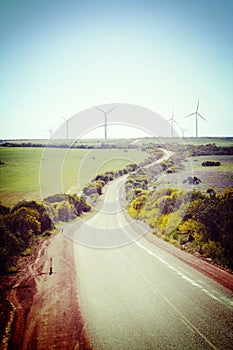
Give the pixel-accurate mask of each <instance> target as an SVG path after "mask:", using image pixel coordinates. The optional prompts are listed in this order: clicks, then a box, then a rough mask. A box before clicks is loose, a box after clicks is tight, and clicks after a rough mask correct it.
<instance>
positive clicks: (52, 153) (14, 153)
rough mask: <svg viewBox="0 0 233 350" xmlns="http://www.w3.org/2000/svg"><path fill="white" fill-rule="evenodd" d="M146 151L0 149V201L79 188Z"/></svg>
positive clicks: (143, 155) (137, 159) (10, 202)
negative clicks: (0, 162)
mask: <svg viewBox="0 0 233 350" xmlns="http://www.w3.org/2000/svg"><path fill="white" fill-rule="evenodd" d="M147 156H148V155H147V153H145V152H141V151H137V150H128V151H125V150H118V149H115V150H79V149H60V148H59V149H57V148H49V149H48V148H47V149H43V148H20V147H19V148H18V147H14V148H12V147H9V148H7V147H6V148H5V147H4V148H3V147H2V148H0V160H1V161H2V162H4V164H1V165H0V201H1V202H2V204H5V205H14V204H15V203H17V202H18V201H19V200H22V199H26V200H31V199H35V200H40V199H41V192H42V196H43V198H44V197H45V195H51V194H54V193H57V192H60V191H62V192H67V191H68V190H69V189H71V191H72V187H73V188H75V189H77V184H78V183H79V187H82V186H83V185H84V184H85V183H87V182H89V181H90V180H92V179H93V177H94V176H95V175H96V174H97V173H100V172H103V171H107V170H117V169H121V168H124V166H125V165H126V164H129V163H132V162H136V163H138V162H140V161H142V160H144V159H145V158H147Z"/></svg>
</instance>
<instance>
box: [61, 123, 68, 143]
mask: <svg viewBox="0 0 233 350" xmlns="http://www.w3.org/2000/svg"><path fill="white" fill-rule="evenodd" d="M62 119H64V120H65V122H66V139H67V140H68V138H69V126H68V123H69V119H67V118H65V117H62Z"/></svg>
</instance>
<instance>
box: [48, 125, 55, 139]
mask: <svg viewBox="0 0 233 350" xmlns="http://www.w3.org/2000/svg"><path fill="white" fill-rule="evenodd" d="M53 129H54V126H53V127H52V128H51V129H47V130H46V131H48V132H49V136H50V139H51V138H52V136H53Z"/></svg>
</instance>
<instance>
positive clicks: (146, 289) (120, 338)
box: [73, 177, 233, 350]
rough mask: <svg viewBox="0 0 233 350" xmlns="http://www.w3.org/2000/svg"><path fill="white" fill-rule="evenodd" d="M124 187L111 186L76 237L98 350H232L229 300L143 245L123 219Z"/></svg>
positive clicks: (82, 289) (85, 309)
mask: <svg viewBox="0 0 233 350" xmlns="http://www.w3.org/2000/svg"><path fill="white" fill-rule="evenodd" d="M124 181H125V179H124V177H122V178H119V179H117V180H115V181H113V182H112V183H111V184H110V185H108V187H107V190H106V193H105V195H104V198H103V204H102V206H101V207H100V208H99V210H98V211H96V213H95V214H94V215H93V216H92V217H90V218H89V219H88V220H85V221H83V222H82V224H81V225H80V226H79V228H78V229H77V230H76V232H75V235H74V237H73V240H74V244H73V251H74V255H75V263H76V272H77V289H78V294H79V302H80V305H81V309H82V313H83V317H84V321H85V324H86V329H87V332H88V335H89V338H90V342H91V344H92V347H93V349H96V350H100V349H103V350H110V349H113V350H120V349H121V350H133V349H137V350H143V349H147V350H152V349H156V350H159V349H162V350H166V349H169V350H171V349H174V350H180V349H202V350H203V349H224V350H227V349H232V346H233V345H232V344H233V322H232V321H233V318H232V315H233V313H232V311H233V298H232V294H231V292H230V291H229V290H227V289H225V288H224V287H222V286H221V285H220V284H218V283H216V282H215V281H213V280H212V279H210V278H208V277H207V276H205V275H203V274H202V273H200V272H198V271H197V270H195V269H194V268H192V267H190V266H189V265H187V264H185V263H184V262H183V261H181V260H180V259H178V258H176V257H175V256H174V255H173V254H171V253H170V252H168V251H167V250H164V249H161V248H160V247H159V245H156V244H152V243H151V242H150V241H149V240H148V239H147V238H146V234H147V229H146V227H145V226H143V225H142V224H140V223H138V222H134V221H131V220H130V219H129V218H128V217H127V216H126V214H125V212H124V208H123V206H122V201H121V198H120V197H121V196H123V194H124V193H123V192H124V189H123V188H124ZM173 249H174V248H173Z"/></svg>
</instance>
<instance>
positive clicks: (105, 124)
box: [95, 106, 117, 142]
mask: <svg viewBox="0 0 233 350" xmlns="http://www.w3.org/2000/svg"><path fill="white" fill-rule="evenodd" d="M95 108H96V109H98V111H100V112H101V113H103V114H104V140H105V142H106V141H107V121H108V120H107V117H108V114H109V113H110V112H112V111H113V110H114V109H116V108H117V106H115V107H113V108H111V109H109V110H108V111H104V110H103V109H101V108H100V107H97V106H96V107H95Z"/></svg>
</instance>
